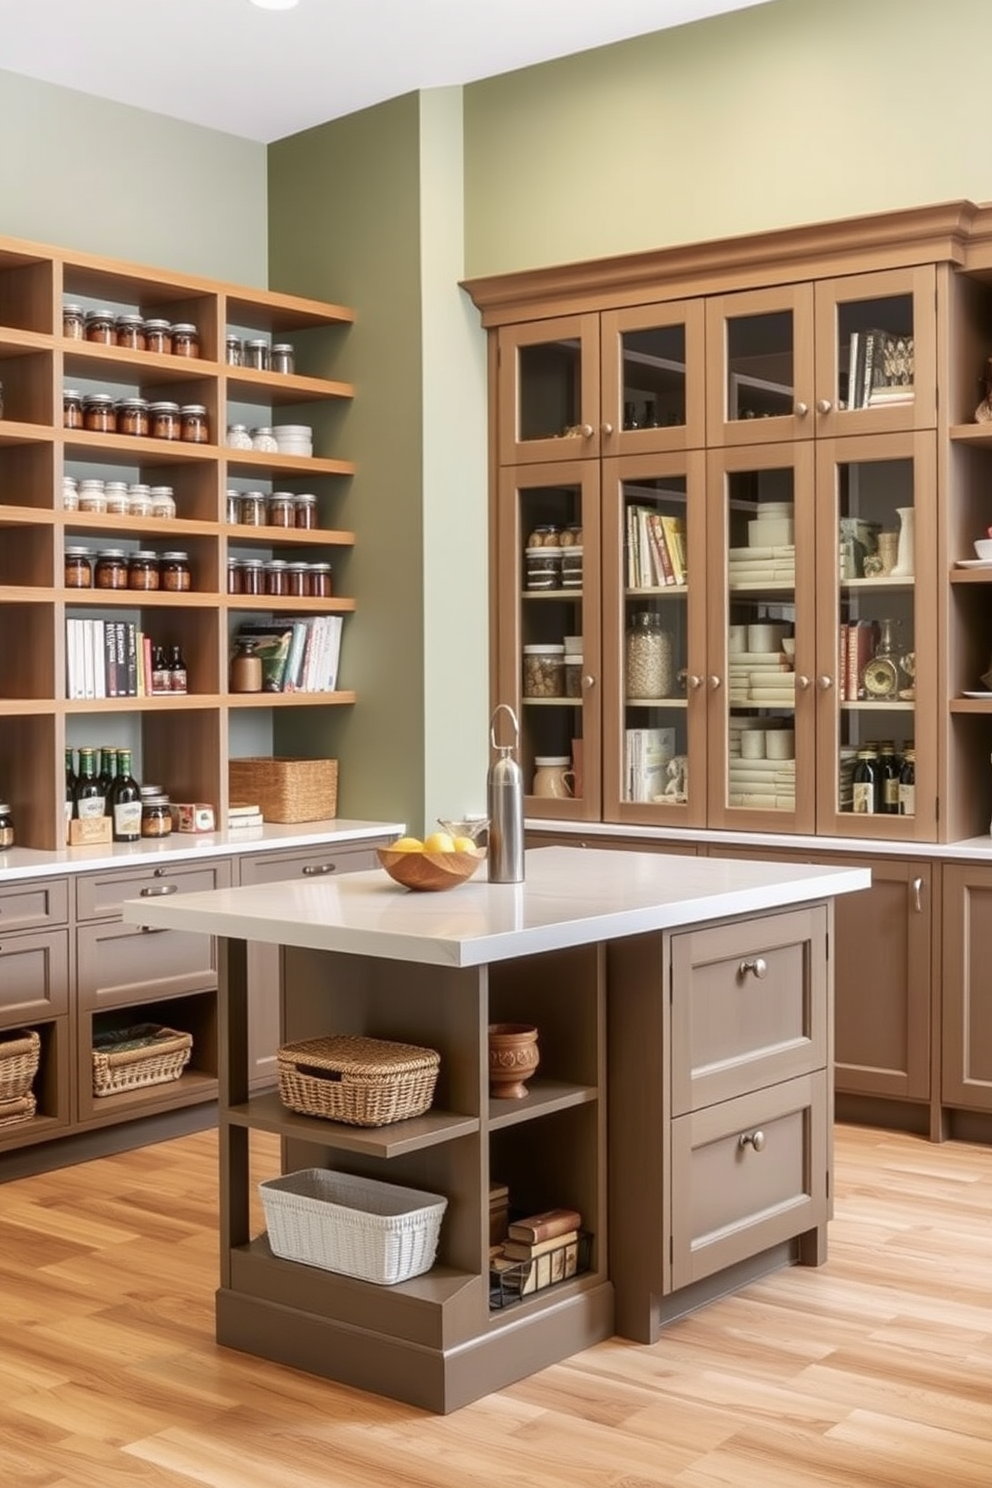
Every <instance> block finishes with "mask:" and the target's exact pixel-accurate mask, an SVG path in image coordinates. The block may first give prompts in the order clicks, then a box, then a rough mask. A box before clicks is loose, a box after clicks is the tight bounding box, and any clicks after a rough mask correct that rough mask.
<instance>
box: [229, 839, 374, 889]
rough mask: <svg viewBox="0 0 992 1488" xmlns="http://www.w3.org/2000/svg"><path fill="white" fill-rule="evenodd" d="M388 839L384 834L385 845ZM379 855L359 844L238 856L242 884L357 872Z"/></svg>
mask: <svg viewBox="0 0 992 1488" xmlns="http://www.w3.org/2000/svg"><path fill="white" fill-rule="evenodd" d="M388 841H389V839H388V838H387V837H383V839H382V845H383V846H385V845H386V843H387V842H388ZM378 861H379V860H378V858H377V857H376V855H375V851H374V849H373V848H372V847H369V846H367V845H365V844H364V843H363V844H356V846H354V847H350V846H349V847H334V846H331V845H330V844H328V845H325V846H324V847H319V846H318V847H312V848H307V849H306V850H305V851H302V852H301V851H300V850H298V849H294V850H293V851H292V852H279V851H275V852H266V853H252V854H251V855H250V856H245V857H242V858H239V860H238V862H239V868H240V873H241V877H240V879H239V882H240V883H241V884H267V883H278V882H279V881H280V880H281V879H286V878H326V877H328V876H329V875H332V874H341V873H358V872H360V871H361V870H362V869H363V868H375V867H376V866H377V865H378Z"/></svg>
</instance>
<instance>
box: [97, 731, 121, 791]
mask: <svg viewBox="0 0 992 1488" xmlns="http://www.w3.org/2000/svg"><path fill="white" fill-rule="evenodd" d="M116 773H117V746H116V744H103V745H101V748H100V772H99V774H98V775H97V780H98V781H99V782H100V789H101V790H102V791H103V799H104V800H105V801H108V800H109V799H110V788H111V786H112V785H113V783H114V776H115V775H116Z"/></svg>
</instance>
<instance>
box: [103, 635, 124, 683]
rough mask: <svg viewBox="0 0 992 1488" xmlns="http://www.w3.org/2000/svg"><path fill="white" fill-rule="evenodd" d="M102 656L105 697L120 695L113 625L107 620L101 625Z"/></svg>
mask: <svg viewBox="0 0 992 1488" xmlns="http://www.w3.org/2000/svg"><path fill="white" fill-rule="evenodd" d="M103 657H104V667H105V669H106V674H107V697H112V698H115V697H120V696H121V692H120V684H119V682H118V679H117V660H116V657H115V654H114V627H113V624H112V622H111V621H109V620H107V621H105V622H104V626H103Z"/></svg>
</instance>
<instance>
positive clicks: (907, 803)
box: [899, 749, 916, 816]
mask: <svg viewBox="0 0 992 1488" xmlns="http://www.w3.org/2000/svg"><path fill="white" fill-rule="evenodd" d="M899 815H900V816H915V815H916V750H915V749H905V750H904V751H903V756H902V771H901V773H900V776H899Z"/></svg>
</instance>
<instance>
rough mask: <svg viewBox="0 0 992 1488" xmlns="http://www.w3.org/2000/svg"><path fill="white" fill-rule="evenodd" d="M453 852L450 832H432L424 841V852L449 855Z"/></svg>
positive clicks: (453, 841)
mask: <svg viewBox="0 0 992 1488" xmlns="http://www.w3.org/2000/svg"><path fill="white" fill-rule="evenodd" d="M454 850H455V839H454V838H453V837H452V835H451V833H450V832H432V833H431V835H430V836H429V837H426V838H425V839H424V852H429V853H450V852H454Z"/></svg>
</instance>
